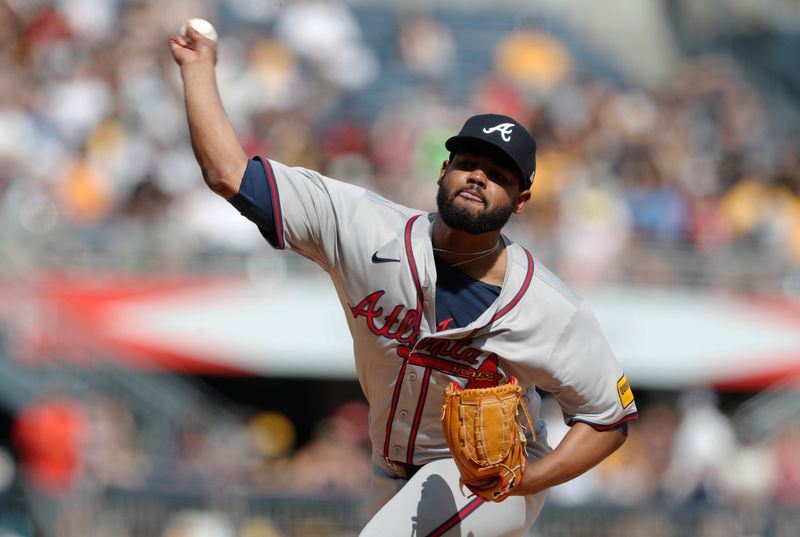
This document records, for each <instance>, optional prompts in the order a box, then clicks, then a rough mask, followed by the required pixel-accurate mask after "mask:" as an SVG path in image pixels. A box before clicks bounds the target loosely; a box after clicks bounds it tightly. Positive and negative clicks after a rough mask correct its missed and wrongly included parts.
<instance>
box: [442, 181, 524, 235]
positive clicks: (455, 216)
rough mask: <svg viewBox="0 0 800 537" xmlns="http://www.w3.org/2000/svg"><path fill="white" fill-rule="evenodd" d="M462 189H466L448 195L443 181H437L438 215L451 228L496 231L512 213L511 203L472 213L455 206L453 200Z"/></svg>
mask: <svg viewBox="0 0 800 537" xmlns="http://www.w3.org/2000/svg"><path fill="white" fill-rule="evenodd" d="M463 190H467V189H461V190H459V191H457V192H454V193H453V195H452V196H450V195H448V194H447V191H446V190H445V189H444V182H443V181H442V182H440V183H439V191H438V192H437V193H436V205H437V206H438V208H439V216H441V217H442V220H444V223H445V224H447V225H448V226H449V227H450V228H452V229H456V230H458V231H466V232H467V233H469V234H471V235H480V234H481V233H488V232H490V231H497V230H498V229H502V228H503V226H505V225H506V222H508V219H509V218H511V215H512V214H513V213H514V205H513V204H511V203H509V204H508V205H503V206H500V207H497V208H496V209H491V210H486V211H484V212H481V213H477V214H473V212H472V211H470V210H469V209H466V208H459V207H456V205H455V203H454V202H453V200H455V199H456V197H457V196H458V195H459V194H460V193H461V192H462V191H463Z"/></svg>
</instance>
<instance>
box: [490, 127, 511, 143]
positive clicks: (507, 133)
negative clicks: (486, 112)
mask: <svg viewBox="0 0 800 537" xmlns="http://www.w3.org/2000/svg"><path fill="white" fill-rule="evenodd" d="M513 128H514V124H513V123H500V124H499V125H495V126H494V127H488V128H485V129H483V132H485V133H486V134H491V133H493V132H495V131H499V132H500V136H502V138H503V141H504V142H510V141H511V131H512V129H513Z"/></svg>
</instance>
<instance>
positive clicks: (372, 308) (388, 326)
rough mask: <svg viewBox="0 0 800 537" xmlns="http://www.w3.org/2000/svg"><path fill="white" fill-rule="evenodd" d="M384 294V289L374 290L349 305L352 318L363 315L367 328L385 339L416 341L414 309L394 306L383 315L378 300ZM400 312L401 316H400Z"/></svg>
mask: <svg viewBox="0 0 800 537" xmlns="http://www.w3.org/2000/svg"><path fill="white" fill-rule="evenodd" d="M384 294H385V291H375V292H374V293H372V294H370V295H367V296H366V297H364V299H363V300H362V301H361V302H359V303H358V304H356V305H355V306H351V307H350V313H352V314H353V318H357V317H364V319H365V320H366V322H367V328H369V330H370V332H372V333H373V334H375V335H376V336H383V337H385V338H387V339H394V340H396V341H397V342H399V343H416V341H417V340H418V339H419V330H418V325H419V323H418V322H417V321H418V319H417V312H416V310H410V309H406V308H405V307H403V306H400V305H398V306H395V307H394V308H393V309H392V311H391V312H390V313H389V315H386V316H384V317H381V316H382V315H383V308H382V307H381V306H378V300H380V298H381V297H382V296H383V295H384ZM403 310H405V313H403ZM401 313H402V318H401Z"/></svg>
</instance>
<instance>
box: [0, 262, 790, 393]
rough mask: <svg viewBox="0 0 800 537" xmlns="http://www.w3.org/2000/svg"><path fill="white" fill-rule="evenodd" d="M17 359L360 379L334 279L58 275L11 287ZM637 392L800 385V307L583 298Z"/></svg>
mask: <svg viewBox="0 0 800 537" xmlns="http://www.w3.org/2000/svg"><path fill="white" fill-rule="evenodd" d="M0 293H1V294H0V297H2V299H3V300H2V301H0V315H2V317H3V319H4V325H5V326H6V327H7V330H6V332H7V337H6V340H7V345H6V347H7V348H8V350H9V351H10V352H11V354H12V356H13V357H14V358H15V359H16V360H17V361H18V362H19V363H23V364H26V365H30V366H35V365H37V364H42V363H51V362H53V361H56V360H57V361H68V362H70V363H73V364H79V365H81V366H83V367H93V366H96V365H98V364H109V363H113V364H115V365H119V366H122V367H127V368H135V369H145V370H170V371H177V372H182V373H190V374H191V373H195V374H223V375H269V376H277V377H280V376H292V377H314V378H354V377H355V366H354V362H353V356H352V341H351V339H350V335H349V331H348V328H347V325H346V321H345V316H344V315H343V313H342V308H341V306H340V304H339V302H338V299H337V297H336V294H335V291H334V289H333V286H332V285H331V283H330V281H329V280H328V279H327V277H326V276H325V275H324V274H321V275H309V274H304V275H303V276H302V277H300V276H298V277H296V278H289V279H285V280H284V279H276V280H275V281H273V282H263V281H260V282H259V281H253V280H251V279H249V278H248V277H246V276H236V277H231V276H185V277H163V276H162V277H152V276H141V277H135V276H117V275H101V276H98V275H96V274H77V275H76V274H50V275H44V276H39V277H35V278H34V277H30V278H28V279H27V280H26V281H24V282H22V281H19V280H2V281H0ZM583 294H584V296H585V298H586V301H587V303H588V304H590V305H591V307H592V308H593V310H594V311H595V313H596V315H597V317H598V319H599V321H600V323H601V325H602V326H603V329H604V331H605V333H606V335H607V337H608V339H609V342H610V344H611V347H612V349H614V351H615V353H616V354H617V357H618V359H619V360H620V362H621V363H622V365H623V367H624V368H625V371H626V373H627V374H628V377H629V378H630V380H631V383H632V385H633V386H640V387H642V388H646V387H651V388H665V389H672V388H677V389H681V388H683V387H686V386H709V387H717V388H721V389H728V390H758V389H762V388H766V387H772V386H777V385H787V386H794V387H797V386H800V303H799V302H797V301H794V300H791V299H788V298H784V297H774V296H773V297H753V296H739V295H737V296H733V295H729V294H719V293H703V292H698V291H697V290H693V289H662V288H633V287H614V288H611V287H606V288H598V289H593V290H591V291H587V292H585V293H583Z"/></svg>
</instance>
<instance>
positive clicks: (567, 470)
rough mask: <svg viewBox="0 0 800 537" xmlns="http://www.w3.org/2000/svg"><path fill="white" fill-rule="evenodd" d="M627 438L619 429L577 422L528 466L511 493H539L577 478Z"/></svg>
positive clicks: (518, 494) (520, 494)
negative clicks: (556, 443)
mask: <svg viewBox="0 0 800 537" xmlns="http://www.w3.org/2000/svg"><path fill="white" fill-rule="evenodd" d="M625 439H626V436H625V435H624V434H623V433H622V431H620V430H619V429H611V430H607V431H601V430H597V429H595V428H593V427H592V426H591V425H588V424H586V423H581V422H577V423H575V424H574V425H573V426H572V427H571V428H570V430H569V432H568V433H567V434H566V435H565V436H564V438H563V439H562V441H561V443H559V444H558V446H557V447H556V448H555V449H554V450H553V451H552V452H550V453H549V454H547V455H545V456H544V457H542V458H541V459H539V460H538V461H536V462H533V463H530V464H529V465H528V466H527V467H526V468H525V472H524V473H523V474H522V482H521V483H520V484H519V486H518V487H516V488H515V489H514V490H513V491H512V493H511V494H512V495H517V496H527V495H529V494H536V493H537V492H540V491H542V490H545V489H547V488H550V487H554V486H556V485H560V484H561V483H565V482H567V481H569V480H571V479H574V478H576V477H578V476H579V475H581V474H583V473H585V472H586V471H588V470H590V469H591V468H593V467H594V466H596V465H597V464H599V463H600V462H601V461H602V460H603V459H605V458H606V457H608V456H609V455H611V454H612V453H613V452H614V451H616V450H617V448H619V447H620V446H621V445H622V444H623V443H624V442H625Z"/></svg>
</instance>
